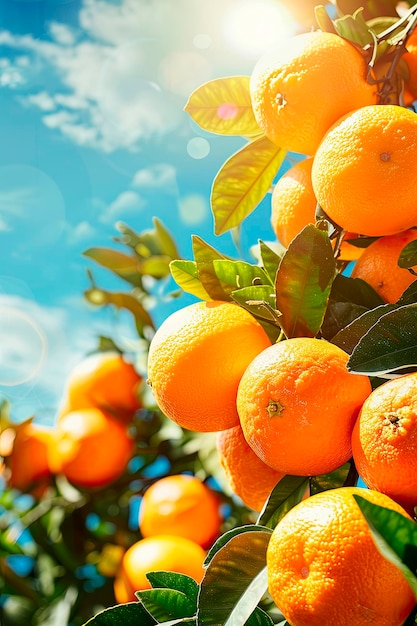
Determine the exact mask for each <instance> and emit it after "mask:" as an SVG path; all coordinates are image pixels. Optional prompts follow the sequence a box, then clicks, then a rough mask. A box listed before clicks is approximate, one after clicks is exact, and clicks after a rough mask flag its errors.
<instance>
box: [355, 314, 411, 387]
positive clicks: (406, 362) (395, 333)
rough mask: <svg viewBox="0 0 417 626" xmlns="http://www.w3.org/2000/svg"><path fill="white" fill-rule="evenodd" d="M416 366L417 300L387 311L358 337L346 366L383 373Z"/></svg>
mask: <svg viewBox="0 0 417 626" xmlns="http://www.w3.org/2000/svg"><path fill="white" fill-rule="evenodd" d="M404 367H407V368H410V367H411V368H412V369H417V304H410V305H406V306H403V307H400V308H397V309H395V310H394V311H391V312H388V313H386V314H385V315H383V316H382V317H380V318H379V320H378V321H377V322H376V323H375V324H374V325H373V326H372V327H371V328H370V330H369V331H368V332H367V333H366V335H364V336H363V337H362V339H360V340H359V342H358V344H357V345H356V347H355V348H354V350H353V352H352V354H351V356H350V358H349V361H348V369H349V370H350V371H352V372H356V373H360V374H368V375H369V374H373V375H374V376H383V375H386V374H391V373H392V372H395V371H397V372H398V371H399V370H400V369H401V368H404Z"/></svg>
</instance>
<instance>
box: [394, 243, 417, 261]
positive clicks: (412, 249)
mask: <svg viewBox="0 0 417 626" xmlns="http://www.w3.org/2000/svg"><path fill="white" fill-rule="evenodd" d="M398 265H399V266H400V267H404V268H408V267H413V266H414V265H417V241H410V243H408V244H407V245H406V246H405V247H404V248H403V249H402V250H401V254H400V256H399V259H398Z"/></svg>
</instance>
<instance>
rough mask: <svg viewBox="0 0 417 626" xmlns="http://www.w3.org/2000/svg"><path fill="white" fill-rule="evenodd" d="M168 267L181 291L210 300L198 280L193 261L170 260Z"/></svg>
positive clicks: (195, 265) (195, 264)
mask: <svg viewBox="0 0 417 626" xmlns="http://www.w3.org/2000/svg"><path fill="white" fill-rule="evenodd" d="M169 269H170V270H171V275H172V278H173V279H174V280H175V282H176V283H177V285H178V286H179V287H181V289H183V291H186V292H187V293H190V294H191V295H193V296H195V297H196V298H200V300H211V297H210V296H209V294H208V293H207V291H206V290H205V289H204V287H203V285H202V284H201V282H200V278H199V276H198V272H197V263H196V262H195V261H171V263H170V264H169Z"/></svg>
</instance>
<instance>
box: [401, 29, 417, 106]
mask: <svg viewBox="0 0 417 626" xmlns="http://www.w3.org/2000/svg"><path fill="white" fill-rule="evenodd" d="M406 49H407V50H406V52H405V53H404V54H403V55H402V59H403V60H404V61H405V62H406V64H407V68H408V74H409V75H408V79H407V80H406V81H405V90H404V104H405V105H406V106H409V105H410V104H412V103H413V102H414V100H416V99H417V30H414V31H413V32H412V34H411V35H410V37H409V38H408V39H407V43H406Z"/></svg>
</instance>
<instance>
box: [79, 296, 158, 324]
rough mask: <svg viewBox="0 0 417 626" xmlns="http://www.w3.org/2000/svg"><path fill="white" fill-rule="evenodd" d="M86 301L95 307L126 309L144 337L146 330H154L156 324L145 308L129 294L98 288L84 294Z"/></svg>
mask: <svg viewBox="0 0 417 626" xmlns="http://www.w3.org/2000/svg"><path fill="white" fill-rule="evenodd" d="M84 295H85V297H86V299H87V300H88V301H89V302H90V303H91V304H94V305H95V306H108V305H113V306H115V307H116V308H117V309H126V310H127V311H130V313H131V314H132V315H133V317H134V320H135V324H136V329H137V331H138V333H139V335H140V336H143V333H144V331H145V329H146V328H147V327H148V328H154V323H153V321H152V318H151V317H150V315H149V313H148V312H147V310H146V309H145V308H144V306H143V305H142V304H141V303H140V302H139V300H137V298H135V297H134V296H132V295H130V294H128V293H119V292H112V291H105V290H104V289H99V288H98V287H92V288H91V289H87V290H86V291H85V292H84Z"/></svg>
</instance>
